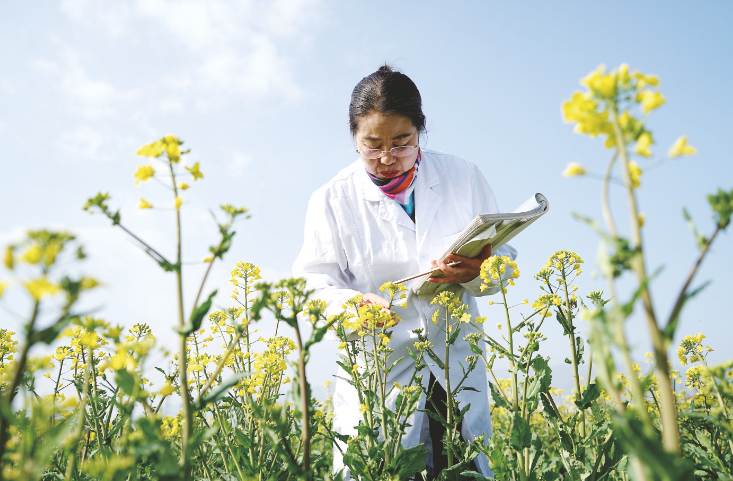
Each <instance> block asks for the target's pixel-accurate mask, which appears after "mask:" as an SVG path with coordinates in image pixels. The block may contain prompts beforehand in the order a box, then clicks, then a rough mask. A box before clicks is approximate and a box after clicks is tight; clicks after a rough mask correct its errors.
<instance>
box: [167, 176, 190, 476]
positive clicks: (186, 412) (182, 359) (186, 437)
mask: <svg viewBox="0 0 733 481" xmlns="http://www.w3.org/2000/svg"><path fill="white" fill-rule="evenodd" d="M168 166H169V167H170V171H171V179H172V182H173V194H174V195H175V197H178V188H177V187H176V175H175V172H174V171H173V163H172V162H168ZM181 238H182V235H181V210H180V208H178V209H176V265H175V272H176V284H177V286H176V287H177V295H178V327H179V328H181V329H183V326H184V325H185V324H186V321H185V315H184V311H183V266H182V265H181V256H182V248H181ZM186 338H187V335H186V334H181V335H180V336H179V350H178V352H179V354H178V355H179V359H178V370H179V373H178V375H179V379H180V380H179V384H180V385H181V388H180V390H179V391H180V394H181V401H182V404H183V407H182V409H181V411H182V415H183V426H181V468H182V470H183V480H184V481H189V480H190V479H191V466H190V464H191V457H190V453H189V452H188V445H189V442H190V440H191V436H193V410H192V408H191V395H190V393H189V392H188V365H187V364H188V356H187V353H186Z"/></svg>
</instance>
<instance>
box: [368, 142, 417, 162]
mask: <svg viewBox="0 0 733 481" xmlns="http://www.w3.org/2000/svg"><path fill="white" fill-rule="evenodd" d="M409 147H412V148H413V149H419V148H420V138H419V137H418V139H417V144H415V145H399V146H397V147H392V148H391V149H389V150H379V149H365V150H366V151H368V152H374V153H377V152H378V153H379V155H377V156H376V157H365V156H364V155H363V153H362V151H361V150H359V148H357V149H356V151H357V152H359V155H360V156H361V157H362V158H363V159H367V160H376V159H381V158H382V157H383V156H384V154H387V153H389V154H391V155H392V156H393V157H397V158H402V157H407V156H408V155H411V154H412V153H413V152H415V151H414V150H411V151H409V152H407V153H405V154H404V155H395V151H396V150H397V149H407V148H409ZM397 151H398V152H404V151H399V150H397Z"/></svg>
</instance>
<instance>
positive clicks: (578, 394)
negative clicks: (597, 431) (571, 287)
mask: <svg viewBox="0 0 733 481" xmlns="http://www.w3.org/2000/svg"><path fill="white" fill-rule="evenodd" d="M561 272H562V284H563V292H564V293H565V312H566V314H567V321H568V326H570V332H569V333H568V337H569V338H570V353H571V354H572V356H573V357H572V366H573V381H574V382H575V400H576V401H580V399H581V397H582V395H583V393H582V392H581V391H580V374H579V373H578V354H577V351H576V346H575V328H574V327H573V308H572V306H571V305H570V296H569V295H568V282H567V277H566V275H565V266H563V267H562V269H561ZM580 437H581V438H582V439H585V410H584V409H580Z"/></svg>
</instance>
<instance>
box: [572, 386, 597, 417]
mask: <svg viewBox="0 0 733 481" xmlns="http://www.w3.org/2000/svg"><path fill="white" fill-rule="evenodd" d="M600 395H601V388H600V387H598V383H596V382H592V383H590V384H589V385H588V387H587V388H586V389H585V391H583V395H582V396H581V397H580V400H579V401H575V405H576V406H578V409H580V410H583V409H588V408H589V407H590V405H591V404H592V403H593V401H595V400H596V399H598V396H600Z"/></svg>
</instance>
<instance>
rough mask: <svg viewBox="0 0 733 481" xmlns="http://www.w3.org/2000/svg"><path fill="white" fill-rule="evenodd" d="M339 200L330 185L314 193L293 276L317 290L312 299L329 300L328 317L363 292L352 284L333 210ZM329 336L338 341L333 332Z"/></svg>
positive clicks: (339, 310) (327, 302)
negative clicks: (302, 279)
mask: <svg viewBox="0 0 733 481" xmlns="http://www.w3.org/2000/svg"><path fill="white" fill-rule="evenodd" d="M339 201H342V200H340V199H338V196H337V195H336V194H335V193H334V192H333V191H331V190H330V189H327V188H322V189H319V190H317V191H316V192H315V193H314V194H313V196H312V197H311V200H310V202H309V203H308V212H307V213H306V216H305V236H304V241H303V248H302V249H301V251H300V254H299V255H298V257H297V259H296V260H295V263H294V265H293V275H294V276H295V277H302V278H304V279H305V280H306V288H307V289H313V290H314V291H315V292H314V293H313V295H312V296H311V299H321V300H323V301H326V304H327V306H328V307H327V314H328V315H329V316H330V315H334V314H338V313H339V312H341V311H342V308H341V306H342V304H343V303H344V302H345V301H347V300H348V299H351V298H352V297H354V296H355V295H357V294H361V293H360V292H358V291H356V290H354V289H351V288H350V287H349V286H350V282H349V281H350V278H352V276H351V273H350V272H349V265H348V261H347V258H346V252H345V251H344V247H343V243H342V241H341V238H340V230H339V226H338V223H337V221H336V213H335V212H334V209H333V204H334V203H337V202H339ZM337 205H338V204H337ZM326 338H328V339H331V340H336V336H335V334H333V333H332V332H330V331H329V333H328V334H327V336H326Z"/></svg>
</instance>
